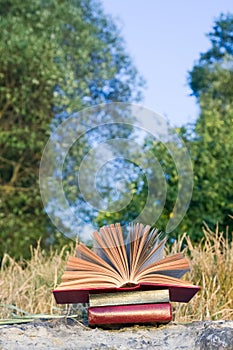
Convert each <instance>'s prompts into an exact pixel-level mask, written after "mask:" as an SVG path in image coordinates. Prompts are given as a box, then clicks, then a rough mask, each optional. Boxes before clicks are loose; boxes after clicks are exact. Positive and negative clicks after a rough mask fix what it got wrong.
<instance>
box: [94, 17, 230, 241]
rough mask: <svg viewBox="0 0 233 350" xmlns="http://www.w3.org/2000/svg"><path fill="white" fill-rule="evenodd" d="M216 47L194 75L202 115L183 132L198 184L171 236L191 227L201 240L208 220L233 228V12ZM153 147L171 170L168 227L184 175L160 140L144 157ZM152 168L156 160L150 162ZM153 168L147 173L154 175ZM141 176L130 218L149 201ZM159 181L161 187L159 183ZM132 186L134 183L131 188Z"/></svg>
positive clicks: (216, 32)
mask: <svg viewBox="0 0 233 350" xmlns="http://www.w3.org/2000/svg"><path fill="white" fill-rule="evenodd" d="M208 36H209V38H210V41H211V47H210V49H209V50H208V51H207V52H205V53H203V54H201V56H200V59H199V61H198V62H197V63H196V64H195V66H194V67H193V70H192V71H191V72H190V75H189V83H190V87H191V89H192V91H193V94H194V95H195V96H196V97H197V102H198V104H199V106H200V115H199V117H198V119H197V121H196V123H195V124H194V125H185V126H183V127H182V128H180V129H179V130H177V132H178V133H179V135H180V136H181V137H182V138H183V140H184V142H185V143H186V146H187V148H188V149H189V151H190V155H191V159H192V163H193V170H194V187H193V195H192V200H191V203H190V207H189V210H188V212H187V214H186V216H185V217H184V219H183V220H182V222H181V224H180V225H179V226H178V227H177V229H176V230H175V232H173V233H172V234H171V235H173V237H175V236H177V235H178V234H179V233H181V232H185V231H187V232H188V234H189V235H190V237H191V239H192V240H194V241H199V240H200V239H201V237H202V236H203V233H202V226H203V221H205V222H206V223H207V224H208V225H209V227H210V228H211V229H213V227H214V225H215V223H216V222H218V223H219V226H220V228H222V227H224V226H227V225H228V226H229V229H230V230H232V228H233V226H232V220H230V217H229V215H232V213H233V162H232V157H233V142H232V140H233V15H231V14H228V15H226V16H225V15H221V16H220V18H219V19H218V20H217V21H216V23H215V24H214V27H213V32H211V33H210V34H209V35H208ZM148 152H153V153H154V156H155V159H157V160H158V161H159V164H160V165H161V166H162V168H163V171H164V173H165V174H166V183H167V196H166V197H167V198H166V203H165V207H164V210H163V212H162V214H161V216H160V219H159V220H158V221H157V222H156V226H157V227H159V228H160V229H163V230H164V229H165V227H166V224H167V222H168V220H169V218H170V217H172V215H173V212H172V210H173V207H174V203H175V200H176V196H177V189H178V174H177V171H176V167H175V164H174V161H173V159H172V158H171V156H170V155H169V152H168V151H167V149H166V147H164V145H162V144H160V143H153V142H148V143H147V145H145V147H144V149H143V150H142V154H143V156H144V158H145V159H146V158H147V154H148ZM146 168H147V169H149V170H150V172H151V173H155V172H156V164H151V163H148V164H147V167H146ZM150 172H148V173H146V178H147V179H148V178H150V176H151V175H150ZM139 183H140V181H139V179H138V180H136V181H135V182H134V183H133V184H132V189H131V192H133V191H135V193H136V197H134V202H133V203H134V204H132V205H133V210H132V211H131V208H130V207H128V213H129V215H128V217H127V219H128V220H133V219H134V217H135V212H137V214H139V213H140V210H141V208H143V205H144V204H145V202H146V198H147V195H148V193H147V189H148V188H147V186H146V183H144V185H143V186H139ZM154 186H155V187H156V186H157V187H159V184H158V183H156V182H155V183H154ZM128 191H130V188H129V189H128ZM124 215H125V212H124V211H123V212H119V213H117V215H115V214H108V213H107V215H104V214H103V213H102V214H101V215H99V216H98V223H99V225H100V224H102V223H110V222H112V221H114V218H117V219H118V220H119V219H122V218H124Z"/></svg>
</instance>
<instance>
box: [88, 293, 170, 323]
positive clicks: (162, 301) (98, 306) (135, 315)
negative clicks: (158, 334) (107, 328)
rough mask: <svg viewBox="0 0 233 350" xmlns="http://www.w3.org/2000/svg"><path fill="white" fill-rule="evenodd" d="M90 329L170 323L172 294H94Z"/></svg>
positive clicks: (90, 310) (90, 309)
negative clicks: (99, 326) (110, 325)
mask: <svg viewBox="0 0 233 350" xmlns="http://www.w3.org/2000/svg"><path fill="white" fill-rule="evenodd" d="M89 304H90V306H89V308H88V321H89V325H91V326H93V325H106V324H127V323H129V324H130V323H167V322H170V321H171V320H172V308H171V304H170V300H169V290H168V289H162V290H148V291H138V292H121V293H103V294H90V297H89Z"/></svg>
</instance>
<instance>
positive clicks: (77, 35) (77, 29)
mask: <svg viewBox="0 0 233 350" xmlns="http://www.w3.org/2000/svg"><path fill="white" fill-rule="evenodd" d="M0 16H1V17H0V18H1V20H0V33H1V34H0V36H1V41H0V195H1V197H0V232H1V233H0V255H2V254H3V252H6V251H7V252H8V253H10V254H12V255H14V256H15V257H17V258H18V257H20V256H24V257H27V256H28V254H29V245H30V244H34V243H35V242H36V240H37V239H38V238H39V237H40V236H42V238H43V240H42V242H43V244H46V242H47V244H48V243H49V240H50V239H51V238H52V240H53V241H55V242H58V241H59V239H62V236H61V234H59V233H58V232H56V229H55V228H54V227H53V225H52V224H51V223H50V221H49V219H48V217H47V215H46V214H44V212H43V206H42V203H41V199H40V193H39V187H38V168H39V162H40V158H41V154H42V151H43V147H44V146H45V143H46V141H47V139H48V137H49V133H50V129H51V124H52V123H53V124H55V125H56V124H57V123H58V122H60V121H61V120H63V119H64V118H65V117H66V116H68V115H69V113H71V112H72V111H74V110H79V109H81V108H83V107H85V106H90V105H93V104H97V103H104V102H110V101H136V100H138V99H140V96H141V86H142V85H143V83H142V79H141V78H140V76H139V75H138V73H137V70H136V69H135V67H134V66H133V65H132V63H131V60H130V57H129V56H128V55H127V54H126V52H125V44H124V41H123V39H122V37H121V36H120V32H119V29H118V28H117V26H116V25H115V24H114V22H113V20H112V19H111V18H110V17H108V16H106V15H105V14H104V13H103V11H102V8H101V5H100V3H99V2H98V1H95V0H73V1H60V0H48V1H43V0H32V1H31V0H25V1H23V2H21V1H19V0H0ZM46 239H47V241H46Z"/></svg>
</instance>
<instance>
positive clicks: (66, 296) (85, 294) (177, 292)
mask: <svg viewBox="0 0 233 350" xmlns="http://www.w3.org/2000/svg"><path fill="white" fill-rule="evenodd" d="M165 288H168V289H169V294H170V301H174V302H183V303H187V302H189V300H190V299H192V297H193V296H194V295H195V294H196V293H197V292H198V291H199V290H200V287H198V286H193V285H191V286H187V287H183V286H182V287H180V286H174V285H173V286H170V285H167V284H166V285H165V284H163V285H161V284H152V283H143V284H138V285H136V286H134V287H130V288H116V287H113V288H88V289H71V290H59V289H55V290H53V294H54V297H55V300H56V302H57V303H58V304H69V303H70V304H77V303H88V302H89V293H95V294H97V293H108V292H111V293H113V292H120V291H134V290H150V289H165Z"/></svg>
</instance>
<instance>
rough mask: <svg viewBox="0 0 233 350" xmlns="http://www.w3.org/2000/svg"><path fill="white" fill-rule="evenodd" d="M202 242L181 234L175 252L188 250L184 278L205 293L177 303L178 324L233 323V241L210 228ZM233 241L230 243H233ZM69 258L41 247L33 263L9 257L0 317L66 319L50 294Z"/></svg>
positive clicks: (1, 282) (1, 275) (0, 280)
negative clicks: (199, 322) (186, 272)
mask: <svg viewBox="0 0 233 350" xmlns="http://www.w3.org/2000/svg"><path fill="white" fill-rule="evenodd" d="M203 232H204V239H203V240H202V241H201V242H200V243H198V244H193V243H192V242H191V240H190V238H189V237H188V236H187V235H183V236H182V237H181V238H180V239H179V240H178V241H177V242H175V244H174V245H173V247H172V250H171V251H170V252H172V253H175V252H178V251H180V250H181V247H183V246H184V245H185V246H186V248H185V249H186V254H187V256H189V259H190V264H191V266H192V270H191V273H189V274H187V276H186V278H187V279H188V280H191V281H192V282H193V284H197V285H200V286H201V287H202V289H201V291H200V292H199V293H198V294H197V295H196V296H195V297H194V298H193V299H192V301H191V302H189V303H188V304H180V303H174V304H173V307H174V319H175V321H176V322H189V321H194V320H196V321H197V320H210V319H212V320H217V319H225V320H229V319H233V284H232V276H233V240H232V234H231V237H228V236H229V234H228V233H227V232H226V233H225V234H224V233H223V232H219V229H218V226H217V227H216V230H215V232H212V231H211V230H210V229H209V228H208V227H205V228H204V230H203ZM229 238H230V239H229ZM67 257H68V253H67V250H66V249H65V247H64V249H63V250H62V251H61V252H60V253H57V252H56V251H52V250H51V251H50V253H49V254H48V253H45V251H44V250H42V249H41V247H40V244H39V243H38V246H37V248H35V249H31V259H30V260H28V261H20V262H16V261H15V260H14V259H12V258H11V257H10V256H9V255H7V254H5V255H4V258H3V260H2V264H1V269H0V300H1V304H0V318H2V319H7V318H12V317H20V316H27V317H30V315H35V314H46V315H62V314H63V315H64V313H65V314H66V313H67V312H68V309H67V308H65V307H64V306H58V305H56V303H55V301H54V298H53V295H52V293H51V290H52V289H54V288H55V286H56V285H57V284H58V283H59V280H60V277H61V275H62V273H63V270H64V268H65V263H66V260H67Z"/></svg>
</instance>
